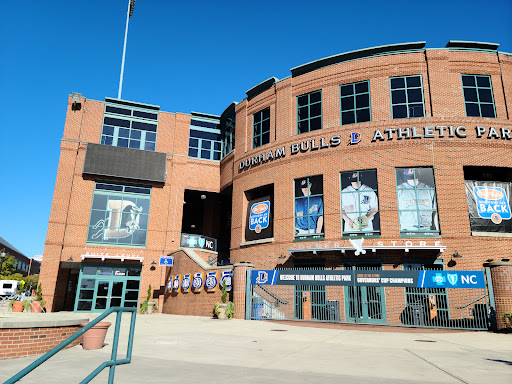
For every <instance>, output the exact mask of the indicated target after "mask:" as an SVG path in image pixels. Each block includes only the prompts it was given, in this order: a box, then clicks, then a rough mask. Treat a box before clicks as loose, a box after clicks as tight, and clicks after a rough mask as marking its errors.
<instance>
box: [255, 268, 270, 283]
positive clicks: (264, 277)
mask: <svg viewBox="0 0 512 384" xmlns="http://www.w3.org/2000/svg"><path fill="white" fill-rule="evenodd" d="M267 281H268V273H267V272H265V271H258V277H257V278H256V284H265V283H266V282H267Z"/></svg>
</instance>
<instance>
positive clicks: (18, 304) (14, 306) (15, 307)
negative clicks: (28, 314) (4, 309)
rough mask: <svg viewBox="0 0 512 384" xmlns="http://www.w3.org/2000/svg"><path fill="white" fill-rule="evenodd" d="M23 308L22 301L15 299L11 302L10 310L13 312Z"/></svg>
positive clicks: (21, 310) (20, 310)
mask: <svg viewBox="0 0 512 384" xmlns="http://www.w3.org/2000/svg"><path fill="white" fill-rule="evenodd" d="M24 309H25V308H24V307H23V301H15V302H14V303H13V304H12V311H13V312H23V310H24Z"/></svg>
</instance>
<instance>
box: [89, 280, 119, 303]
mask: <svg viewBox="0 0 512 384" xmlns="http://www.w3.org/2000/svg"><path fill="white" fill-rule="evenodd" d="M123 292H124V281H115V280H111V279H108V280H106V279H105V280H104V279H101V280H96V300H95V302H94V309H95V310H105V309H109V308H111V307H122V306H123Z"/></svg>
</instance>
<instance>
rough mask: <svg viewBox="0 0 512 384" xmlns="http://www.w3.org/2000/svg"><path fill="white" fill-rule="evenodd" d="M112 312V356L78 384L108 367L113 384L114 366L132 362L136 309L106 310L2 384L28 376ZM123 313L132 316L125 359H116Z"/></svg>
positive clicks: (89, 379) (10, 383)
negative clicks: (114, 318)
mask: <svg viewBox="0 0 512 384" xmlns="http://www.w3.org/2000/svg"><path fill="white" fill-rule="evenodd" d="M113 312H117V315H116V325H115V331H114V342H113V343H112V355H111V357H110V361H105V362H104V363H102V364H100V365H99V366H98V368H96V369H95V370H94V371H92V372H91V374H90V375H89V376H87V377H86V378H85V379H84V380H82V381H81V382H80V384H85V383H89V382H90V381H91V380H92V379H94V378H95V377H96V376H97V375H98V374H99V373H100V372H101V371H103V369H105V368H107V367H109V368H110V371H109V374H108V383H109V384H113V383H114V374H115V369H116V366H117V365H121V364H129V363H130V362H131V361H132V349H133V335H134V332H135V317H136V315H137V308H127V307H112V308H110V309H108V310H106V311H105V312H103V313H102V314H101V315H100V316H98V317H97V318H96V319H94V320H93V321H91V322H90V323H89V324H87V325H86V326H85V327H83V328H82V329H80V330H79V331H77V332H75V333H74V334H73V335H71V336H70V337H68V338H67V339H66V340H64V341H63V342H62V343H60V344H59V345H57V346H56V347H55V348H53V349H52V350H50V351H48V352H46V353H45V354H44V355H43V356H41V357H40V358H39V359H37V360H36V361H34V362H33V363H32V364H30V365H29V366H27V367H26V368H24V369H22V370H21V371H20V372H18V373H17V374H15V375H14V376H12V377H11V378H10V379H8V380H7V381H6V382H5V383H4V384H14V383H16V382H17V381H18V380H20V379H21V378H22V377H24V376H26V375H28V374H29V373H30V372H32V371H33V370H34V369H35V368H37V367H39V366H40V365H41V364H43V363H44V362H45V361H47V360H48V359H50V358H51V357H52V356H54V355H55V354H57V352H59V351H61V350H62V349H64V348H65V347H67V346H68V345H69V344H70V343H72V342H73V341H74V340H76V339H77V338H78V337H80V336H82V335H83V334H84V333H85V332H87V331H88V330H89V329H91V328H92V327H94V326H95V325H96V324H98V323H99V322H100V321H101V320H103V319H104V318H105V317H107V316H108V315H110V314H111V313H113ZM123 312H131V313H132V316H131V320H130V334H129V338H128V347H127V350H126V358H124V359H118V358H117V346H118V344H119V330H120V328H121V315H122V313H123Z"/></svg>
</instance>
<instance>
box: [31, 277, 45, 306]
mask: <svg viewBox="0 0 512 384" xmlns="http://www.w3.org/2000/svg"><path fill="white" fill-rule="evenodd" d="M44 305H45V302H44V300H43V288H42V287H41V283H39V286H38V287H37V291H36V299H35V300H33V301H32V302H31V303H30V311H31V312H37V313H40V312H43V308H44Z"/></svg>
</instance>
